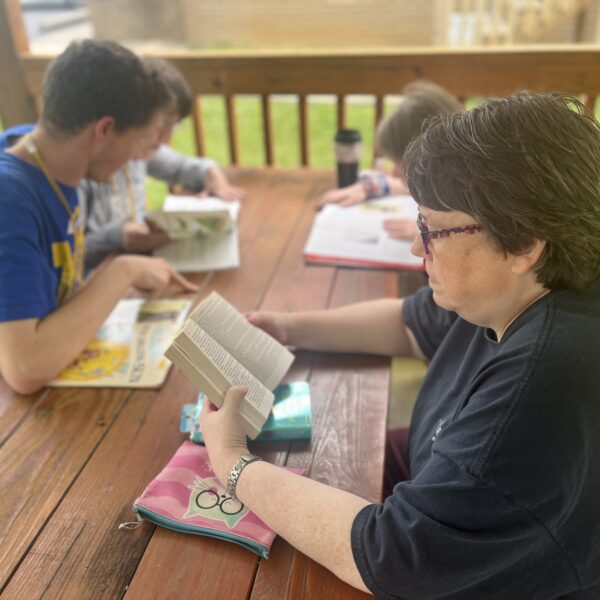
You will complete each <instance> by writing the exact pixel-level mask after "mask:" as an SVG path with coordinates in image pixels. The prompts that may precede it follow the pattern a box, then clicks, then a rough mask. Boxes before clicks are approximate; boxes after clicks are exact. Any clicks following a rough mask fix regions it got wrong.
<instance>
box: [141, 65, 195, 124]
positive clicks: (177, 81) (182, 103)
mask: <svg viewBox="0 0 600 600" xmlns="http://www.w3.org/2000/svg"><path fill="white" fill-rule="evenodd" d="M142 63H143V64H144V67H145V68H146V70H147V71H148V73H149V74H150V76H152V77H156V78H158V79H160V80H162V82H163V83H164V84H165V85H166V86H167V88H168V89H169V90H170V92H171V94H173V112H174V113H175V114H176V115H177V118H178V120H179V121H181V120H182V119H185V117H187V116H189V115H190V114H191V112H192V103H193V98H194V96H193V94H192V89H191V88H190V85H189V83H188V82H187V81H186V80H185V77H184V76H183V75H182V74H181V73H180V72H179V71H178V70H177V69H176V68H175V67H174V66H173V65H172V64H171V63H170V62H168V61H166V60H163V59H162V58H157V57H155V56H144V57H143V58H142Z"/></svg>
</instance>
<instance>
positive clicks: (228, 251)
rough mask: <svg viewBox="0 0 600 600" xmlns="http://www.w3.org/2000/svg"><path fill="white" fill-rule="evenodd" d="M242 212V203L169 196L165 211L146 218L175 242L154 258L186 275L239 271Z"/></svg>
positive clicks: (217, 199)
mask: <svg viewBox="0 0 600 600" xmlns="http://www.w3.org/2000/svg"><path fill="white" fill-rule="evenodd" d="M239 211H240V203H239V202H226V201H225V200H221V199H219V198H204V199H198V198H196V197H194V196H167V198H166V200H165V202H164V204H163V208H162V210H160V211H155V212H152V213H149V214H148V215H147V217H146V219H147V220H148V221H150V222H151V223H154V224H156V225H158V226H159V227H161V228H163V229H164V230H165V231H167V233H168V234H169V237H170V238H171V239H172V241H171V242H169V243H168V244H166V245H164V246H161V247H160V248H157V249H156V250H154V252H153V254H154V256H160V257H162V258H164V259H165V260H167V261H168V262H169V263H170V264H171V266H172V267H173V268H174V269H175V270H177V271H180V272H182V273H190V272H198V271H219V270H222V269H234V268H237V267H239V266H240V251H239V239H238V230H237V217H238V213H239Z"/></svg>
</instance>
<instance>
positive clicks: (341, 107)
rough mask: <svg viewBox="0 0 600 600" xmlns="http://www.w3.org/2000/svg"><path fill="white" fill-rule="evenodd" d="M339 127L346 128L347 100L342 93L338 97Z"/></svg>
mask: <svg viewBox="0 0 600 600" xmlns="http://www.w3.org/2000/svg"><path fill="white" fill-rule="evenodd" d="M337 128H338V129H345V128H346V101H345V100H344V96H343V95H341V94H340V95H339V96H338V97H337Z"/></svg>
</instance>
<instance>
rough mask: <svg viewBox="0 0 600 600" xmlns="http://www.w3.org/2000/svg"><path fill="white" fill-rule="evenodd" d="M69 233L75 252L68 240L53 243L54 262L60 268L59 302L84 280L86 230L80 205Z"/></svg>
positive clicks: (71, 219) (75, 212) (70, 220)
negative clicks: (81, 219) (71, 235)
mask: <svg viewBox="0 0 600 600" xmlns="http://www.w3.org/2000/svg"><path fill="white" fill-rule="evenodd" d="M69 233H72V234H73V240H74V245H75V254H74V255H73V250H72V249H71V244H70V243H69V242H68V240H65V241H62V242H54V243H53V244H52V263H53V266H54V268H55V269H60V281H59V284H58V302H59V304H60V303H62V302H64V301H65V300H66V299H67V298H68V297H69V296H70V294H71V293H72V292H73V290H75V289H76V288H78V287H79V286H80V285H81V283H82V282H83V259H84V231H83V227H82V225H81V222H80V208H79V206H78V207H77V208H76V209H75V210H74V211H73V214H72V215H71V218H70V219H69Z"/></svg>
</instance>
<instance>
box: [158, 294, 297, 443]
mask: <svg viewBox="0 0 600 600" xmlns="http://www.w3.org/2000/svg"><path fill="white" fill-rule="evenodd" d="M165 356H167V357H168V358H169V359H170V360H171V361H173V363H174V364H175V365H177V366H178V367H179V368H180V369H181V370H182V371H183V372H184V373H185V374H186V375H187V376H188V377H189V378H190V380H191V381H193V382H194V383H195V384H196V385H197V386H198V387H199V388H200V391H202V392H204V393H205V394H206V396H207V397H208V399H209V400H210V401H211V402H212V403H213V404H214V405H216V406H221V405H222V404H223V399H224V396H225V392H226V391H227V389H228V388H229V387H231V386H232V385H243V386H245V387H247V388H248V393H247V394H246V397H245V398H244V400H243V401H242V404H241V407H240V415H241V416H242V420H243V423H244V431H245V433H246V435H247V436H248V437H249V438H251V439H254V438H256V437H257V436H258V434H259V433H260V430H261V428H262V426H263V425H264V423H265V421H266V420H267V417H268V416H269V413H270V412H271V408H272V406H273V401H274V395H273V392H272V391H271V390H273V389H274V388H275V386H276V385H277V384H278V383H280V382H281V380H282V379H283V376H284V375H285V373H286V372H287V370H288V369H289V367H290V365H291V364H292V362H293V360H294V355H293V354H292V353H291V352H289V351H288V350H287V349H286V348H285V347H284V346H282V345H281V344H280V343H279V342H278V341H277V340H275V339H274V338H272V337H271V336H270V335H268V334H266V333H265V332H264V331H262V330H260V329H258V328H257V327H254V326H253V325H250V323H248V321H247V320H246V318H245V317H244V316H243V315H242V314H240V313H239V312H238V311H237V310H236V309H235V308H234V307H233V306H231V304H229V303H228V302H227V301H225V300H224V299H223V298H222V297H221V296H220V295H219V294H217V293H216V292H212V293H211V294H210V296H208V298H205V299H204V300H203V301H202V302H201V303H200V304H198V306H197V307H196V308H195V309H194V310H193V311H192V312H191V314H190V316H189V318H188V319H187V320H186V321H185V323H184V324H183V326H182V327H181V329H180V330H179V332H178V333H177V335H176V336H175V339H174V340H173V343H172V344H171V346H169V348H168V349H167V351H166V352H165Z"/></svg>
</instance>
